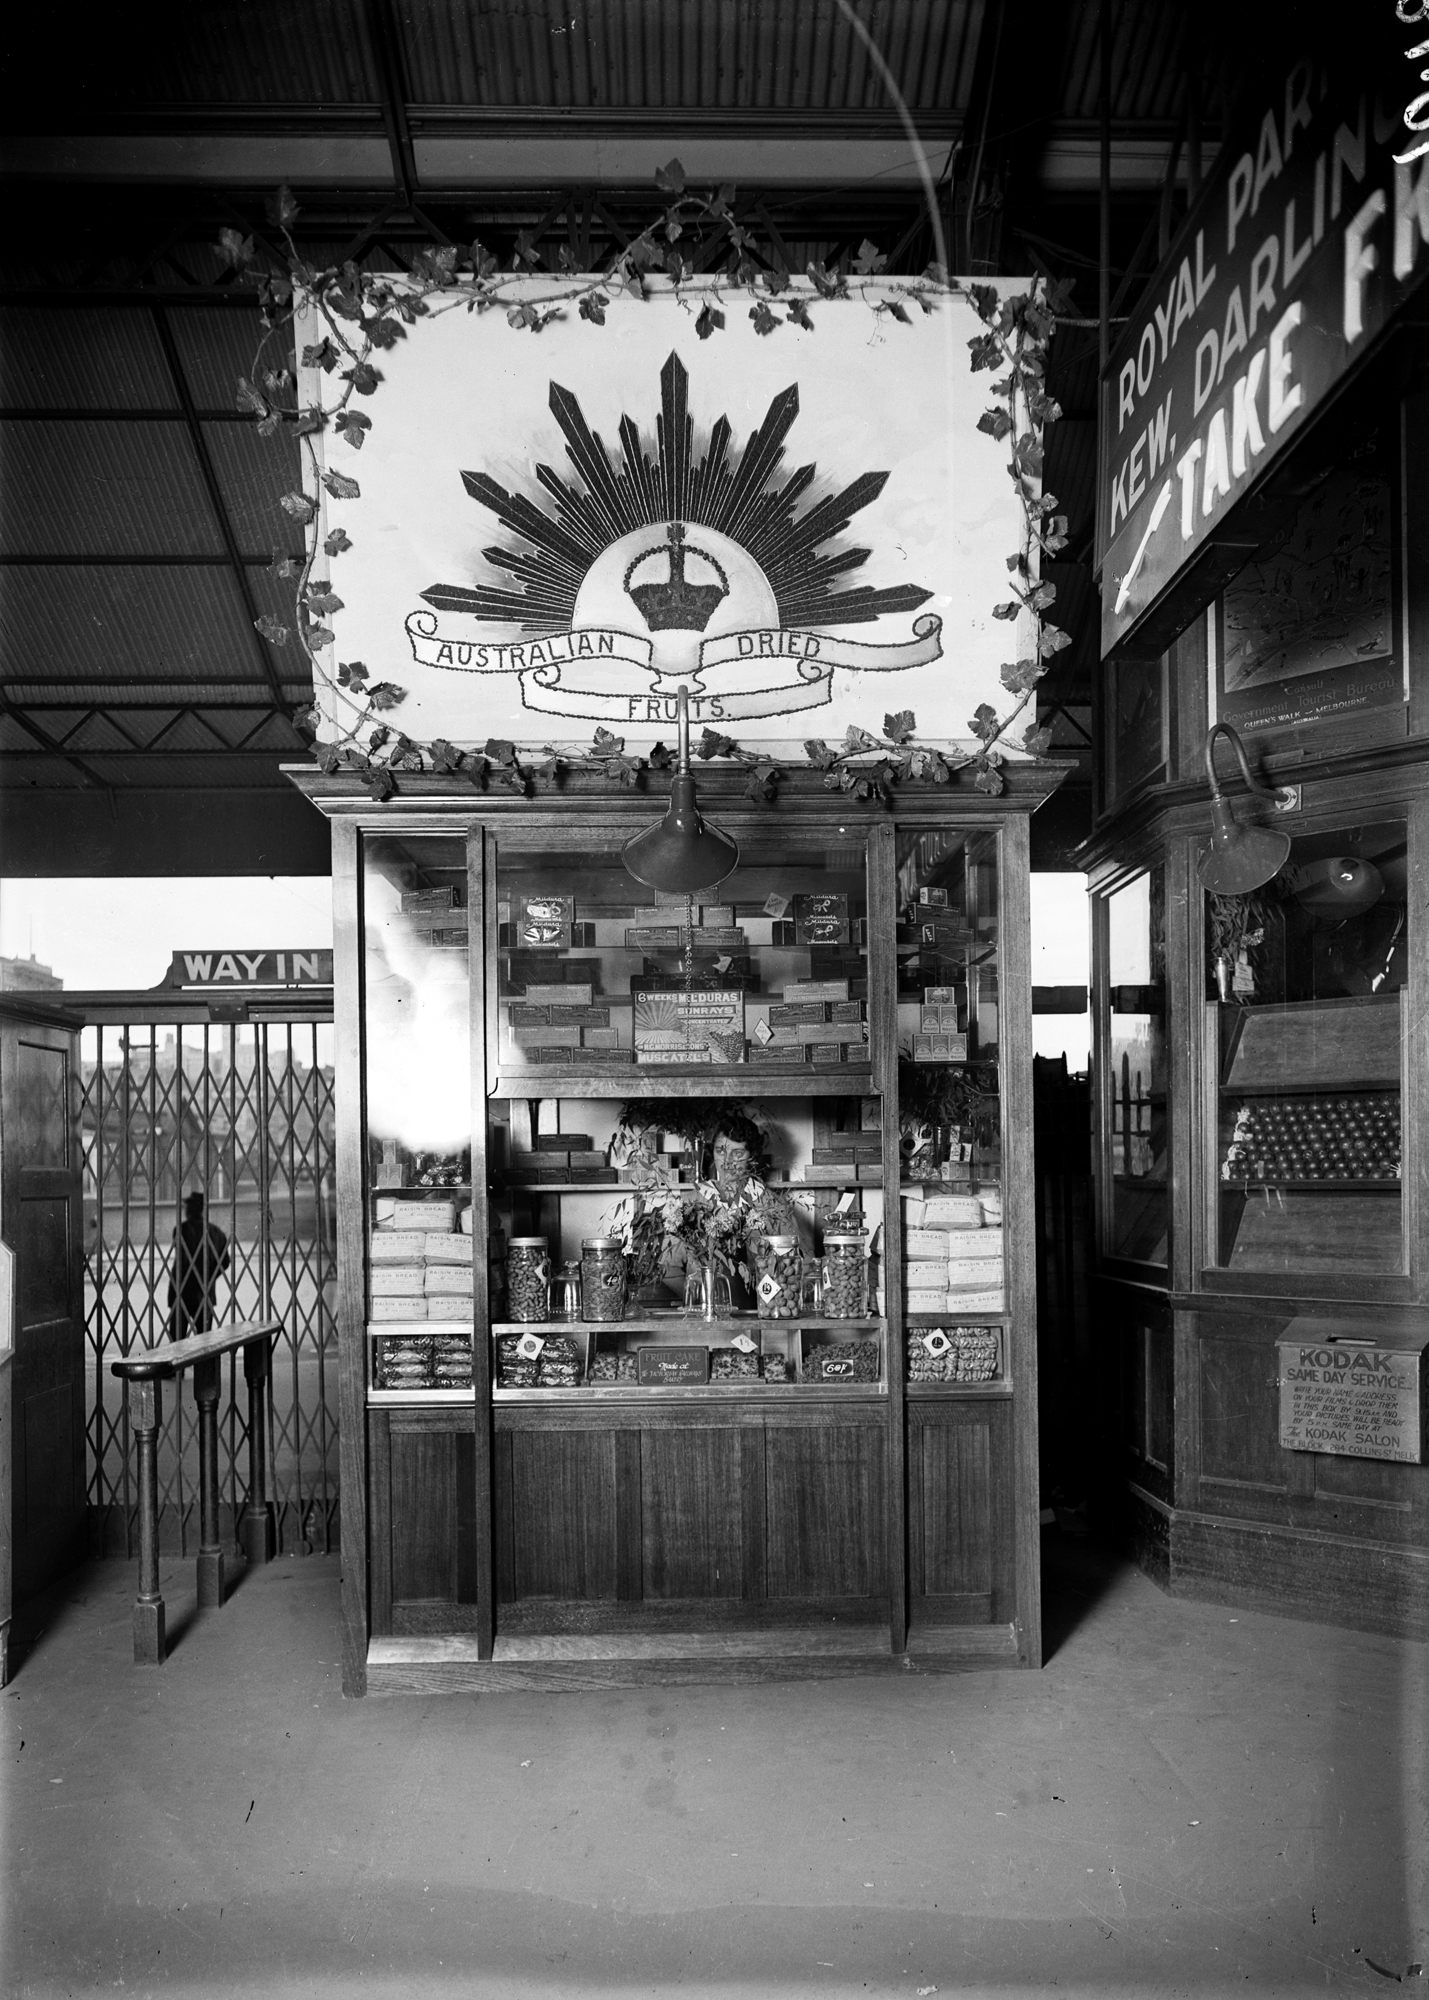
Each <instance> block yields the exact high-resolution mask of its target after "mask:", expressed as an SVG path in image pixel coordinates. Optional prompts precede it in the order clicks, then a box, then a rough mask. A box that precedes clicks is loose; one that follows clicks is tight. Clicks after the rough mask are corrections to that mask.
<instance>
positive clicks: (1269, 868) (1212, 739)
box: [1196, 722, 1290, 896]
mask: <svg viewBox="0 0 1429 2000" xmlns="http://www.w3.org/2000/svg"><path fill="white" fill-rule="evenodd" d="M1218 736H1228V737H1229V738H1230V741H1231V747H1232V749H1233V750H1234V751H1235V753H1236V756H1237V758H1238V759H1239V760H1240V770H1241V776H1242V777H1243V778H1244V779H1245V782H1246V789H1247V790H1248V791H1249V792H1250V793H1251V795H1252V796H1253V797H1254V798H1258V799H1275V798H1276V797H1277V796H1278V794H1277V793H1275V792H1271V791H1267V790H1266V788H1265V787H1264V786H1263V785H1257V784H1256V783H1254V781H1253V780H1252V778H1251V775H1250V766H1249V764H1248V763H1247V762H1246V757H1245V746H1244V744H1242V742H1241V740H1240V738H1239V736H1237V735H1236V733H1235V731H1234V730H1233V729H1232V728H1231V726H1230V724H1229V723H1228V722H1217V723H1215V724H1213V725H1212V727H1211V728H1210V729H1209V730H1208V731H1207V734H1206V775H1207V777H1208V778H1209V779H1210V781H1211V845H1210V848H1209V850H1208V851H1207V852H1206V853H1205V854H1203V855H1202V856H1201V858H1200V860H1199V862H1198V863H1197V864H1196V873H1197V874H1198V875H1199V876H1200V878H1201V885H1202V887H1203V888H1206V889H1209V890H1210V891H1211V893H1212V894H1213V895H1217V896H1245V895H1248V894H1249V893H1250V891H1251V890H1252V889H1259V888H1260V887H1261V886H1262V885H1263V884H1264V883H1266V882H1268V881H1269V880H1270V879H1271V877H1272V876H1274V875H1278V874H1279V873H1280V871H1281V869H1282V868H1283V867H1284V866H1285V864H1286V862H1287V861H1288V860H1289V858H1290V836H1289V834H1288V833H1282V832H1281V831H1280V829H1279V828H1278V827H1271V826H1242V825H1241V823H1240V821H1239V820H1238V819H1237V818H1236V816H1235V808H1234V806H1233V805H1232V804H1231V802H1230V800H1229V799H1228V798H1226V797H1225V795H1224V793H1223V792H1222V791H1221V785H1220V780H1219V778H1217V776H1216V762H1215V749H1216V738H1217V737H1218Z"/></svg>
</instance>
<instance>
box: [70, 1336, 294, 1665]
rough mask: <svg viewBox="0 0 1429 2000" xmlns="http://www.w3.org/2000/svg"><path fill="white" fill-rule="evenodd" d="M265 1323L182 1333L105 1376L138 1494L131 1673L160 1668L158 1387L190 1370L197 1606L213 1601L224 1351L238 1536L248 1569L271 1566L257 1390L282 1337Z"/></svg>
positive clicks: (216, 1598)
mask: <svg viewBox="0 0 1429 2000" xmlns="http://www.w3.org/2000/svg"><path fill="white" fill-rule="evenodd" d="M282 1330H283V1329H282V1322H281V1321H280V1320H275V1319H264V1320H239V1321H237V1322H236V1323H235V1324H234V1325H232V1326H223V1327H219V1328H218V1329H217V1330H216V1331H215V1332H213V1333H199V1334H192V1335H190V1336H189V1338H188V1339H186V1340H177V1341H170V1342H167V1343H165V1345H164V1346H162V1347H146V1348H144V1349H143V1350H142V1351H141V1352H140V1353H138V1354H129V1355H126V1356H125V1357H124V1358H123V1359H122V1360H120V1361H111V1362H110V1364H109V1369H110V1373H111V1374H113V1375H117V1376H118V1377H119V1379H120V1380H121V1381H122V1382H124V1383H125V1384H126V1385H127V1389H128V1397H129V1422H130V1425H131V1427H132V1429H133V1432H134V1456H135V1472H136V1477H137V1484H138V1492H139V1594H138V1596H137V1597H136V1598H135V1600H134V1659H135V1663H136V1664H137V1665H139V1666H162V1665H163V1663H164V1658H165V1653H166V1648H165V1643H164V1599H163V1595H162V1593H161V1592H160V1589H159V1428H160V1425H161V1424H162V1423H163V1394H162V1389H161V1386H160V1385H161V1384H162V1383H164V1382H172V1381H174V1380H176V1379H177V1377H178V1376H180V1375H182V1374H183V1373H184V1372H185V1371H186V1370H187V1369H190V1368H191V1369H192V1370H193V1378H194V1401H195V1403H196V1404H197V1405H198V1471H199V1550H198V1601H199V1609H200V1610H201V1611H202V1610H209V1609H216V1608H217V1607H218V1606H219V1605H221V1604H222V1603H223V1543H222V1540H221V1538H220V1536H219V1530H218V1400H219V1395H220V1393H221V1391H222V1386H223V1370H222V1362H223V1357H224V1355H225V1354H236V1353H237V1352H238V1350H239V1348H242V1350H243V1379H244V1381H245V1382H246V1383H247V1385H248V1499H247V1503H246V1505H245V1506H244V1509H243V1515H242V1520H241V1522H240V1526H239V1533H240V1536H241V1539H242V1542H243V1553H244V1555H245V1556H246V1557H247V1559H248V1561H249V1562H250V1563H266V1562H271V1561H272V1559H273V1553H274V1547H275V1543H276V1539H277V1537H276V1532H275V1523H274V1518H273V1508H272V1504H271V1502H270V1501H269V1500H268V1499H267V1497H266V1496H267V1487H268V1452H267V1431H266V1427H265V1421H264V1420H265V1416H266V1412H265V1410H264V1397H263V1391H264V1385H265V1384H266V1382H267V1380H268V1376H269V1371H270V1369H271V1366H272V1355H273V1342H274V1340H275V1338H276V1337H277V1335H278V1334H279V1333H281V1332H282Z"/></svg>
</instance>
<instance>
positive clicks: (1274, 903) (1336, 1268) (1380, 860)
mask: <svg viewBox="0 0 1429 2000" xmlns="http://www.w3.org/2000/svg"><path fill="white" fill-rule="evenodd" d="M1408 839H1409V829H1408V824H1407V822H1406V821H1405V820H1403V819H1386V820H1383V821H1380V822H1377V823H1372V824H1368V825H1357V826H1346V827H1338V828H1332V829H1330V830H1328V831H1325V832H1317V833H1314V834H1307V835H1302V836H1301V837H1300V838H1298V839H1296V840H1295V841H1293V842H1292V845H1291V850H1290V858H1289V860H1288V861H1287V863H1286V865H1285V867H1284V868H1283V869H1282V870H1281V872H1280V873H1279V874H1278V875H1277V876H1275V877H1274V878H1273V879H1272V881H1270V882H1269V883H1267V884H1266V885H1265V886H1264V887H1263V888H1261V889H1258V890H1256V891H1254V892H1253V893H1251V894H1249V895H1245V896H1211V895H1208V896H1207V898H1206V991H1207V999H1206V1013H1207V1035H1208V1038H1209V1040H1210V1043H1211V1048H1210V1059H1209V1063H1208V1068H1209V1069H1210V1070H1211V1071H1212V1073H1213V1074H1214V1076H1215V1087H1216V1103H1215V1111H1214V1118H1215V1131H1216V1145H1215V1154H1214V1165H1215V1171H1216V1174H1217V1193H1216V1230H1215V1244H1214V1259H1215V1263H1216V1264H1217V1265H1218V1266H1219V1267H1221V1268H1223V1269H1226V1270H1229V1271H1237V1272H1241V1271H1244V1272H1264V1273H1268V1274H1277V1275H1280V1276H1282V1277H1295V1278H1297V1279H1298V1278H1301V1277H1303V1276H1312V1275H1323V1274H1325V1273H1332V1274H1335V1275H1337V1276H1350V1275H1353V1274H1356V1273H1362V1274H1366V1275H1368V1274H1371V1273H1398V1272H1401V1271H1402V1270H1403V1269H1404V1229H1403V1219H1402V1211H1403V1199H1402V1192H1401V1190H1402V1176H1401V1171H1400V1151H1401V1128H1400V1097H1401V1089H1402V1080H1403V1079H1402V1069H1403V1020H1402V1012H1401V1009H1402V996H1403V992H1404V987H1405V981H1406V976H1407V971H1408V965H1409V951H1410V945H1411V938H1410V916H1409V903H1408V895H1409V866H1408V861H1409V849H1408Z"/></svg>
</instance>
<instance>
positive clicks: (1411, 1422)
mask: <svg viewBox="0 0 1429 2000" xmlns="http://www.w3.org/2000/svg"><path fill="white" fill-rule="evenodd" d="M1332 1324H1333V1323H1327V1322H1317V1323H1314V1324H1309V1325H1307V1324H1306V1323H1305V1322H1304V1321H1302V1322H1300V1327H1301V1332H1300V1334H1299V1335H1298V1336H1297V1337H1296V1338H1294V1339H1290V1340H1282V1341H1280V1342H1279V1343H1278V1345H1279V1350H1280V1373H1279V1377H1278V1380H1279V1384H1280V1442H1281V1444H1282V1445H1284V1446H1285V1447H1286V1449H1287V1450H1289V1451H1323V1452H1328V1453H1330V1454H1331V1455H1332V1456H1336V1457H1341V1458H1393V1459H1400V1460H1402V1461H1404V1463H1406V1464H1408V1465H1419V1464H1421V1463H1422V1462H1423V1458H1424V1355H1423V1351H1422V1349H1420V1348H1406V1347H1402V1346H1398V1345H1394V1344H1386V1342H1385V1341H1383V1340H1376V1339H1375V1338H1374V1330H1373V1328H1371V1327H1359V1328H1351V1329H1349V1330H1348V1332H1349V1337H1347V1338H1342V1339H1336V1338H1329V1339H1321V1338H1319V1336H1320V1335H1321V1334H1323V1333H1324V1332H1325V1331H1326V1330H1327V1326H1328V1325H1332Z"/></svg>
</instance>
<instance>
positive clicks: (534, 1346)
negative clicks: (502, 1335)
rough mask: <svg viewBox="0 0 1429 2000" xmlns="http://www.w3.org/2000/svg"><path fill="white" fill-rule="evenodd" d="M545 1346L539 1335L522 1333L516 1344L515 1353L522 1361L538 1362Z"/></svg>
mask: <svg viewBox="0 0 1429 2000" xmlns="http://www.w3.org/2000/svg"><path fill="white" fill-rule="evenodd" d="M545 1345H546V1343H545V1341H544V1340H542V1338H541V1336H540V1334H539V1333H523V1334H522V1336H521V1338H520V1339H519V1340H518V1341H517V1343H516V1352H517V1353H518V1354H519V1355H520V1356H521V1359H522V1360H523V1361H539V1360H540V1358H541V1349H542V1348H543V1347H544V1346H545Z"/></svg>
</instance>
